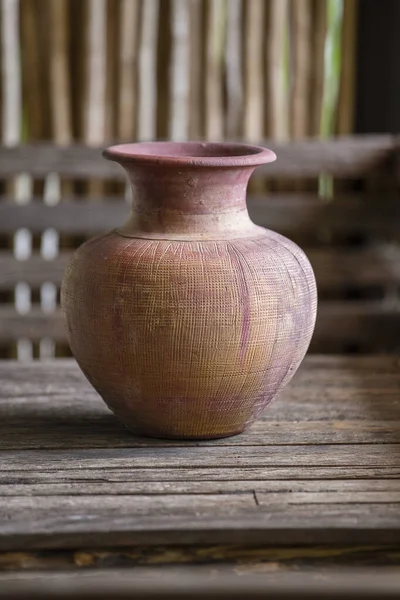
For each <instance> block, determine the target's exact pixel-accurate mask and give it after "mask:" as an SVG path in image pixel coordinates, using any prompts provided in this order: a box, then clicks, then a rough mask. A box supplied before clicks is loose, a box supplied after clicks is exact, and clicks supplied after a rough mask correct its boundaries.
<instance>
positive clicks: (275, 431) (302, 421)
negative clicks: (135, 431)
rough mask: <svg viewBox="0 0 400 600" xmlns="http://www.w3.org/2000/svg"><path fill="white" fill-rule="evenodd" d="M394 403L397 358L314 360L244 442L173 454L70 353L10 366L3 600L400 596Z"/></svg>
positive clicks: (0, 449) (2, 463)
mask: <svg viewBox="0 0 400 600" xmlns="http://www.w3.org/2000/svg"><path fill="white" fill-rule="evenodd" d="M399 392H400V358H399V357H387V356H368V357H365V356H364V357H349V356H337V357H332V356H308V357H307V358H306V360H305V362H304V363H303V365H302V366H301V367H300V370H299V372H298V373H297V374H296V376H295V378H294V379H293V381H292V382H291V383H290V385H289V386H288V387H287V388H286V389H285V390H284V392H283V393H282V394H281V396H280V397H279V398H278V399H277V400H276V402H275V403H274V404H273V405H272V406H271V407H270V408H268V409H267V410H266V411H265V413H264V415H263V416H262V418H261V419H260V420H259V421H258V422H257V423H256V424H255V425H254V426H253V427H252V428H251V429H250V430H249V431H248V432H247V433H245V434H242V435H240V436H236V437H233V438H229V439H226V440H214V441H209V442H194V443H193V442H192V443H191V442H179V441H174V442H168V441H163V440H151V439H145V438H140V437H136V436H133V435H132V434H131V433H129V432H128V431H127V430H126V429H125V428H124V427H123V426H122V425H121V424H119V423H118V421H117V420H116V418H115V417H114V416H113V415H112V414H111V413H110V412H109V411H108V410H107V408H106V406H105V404H104V403H103V402H102V401H101V399H100V398H99V397H98V396H97V394H96V393H95V392H94V390H93V389H92V388H91V387H90V385H89V383H88V382H87V381H86V380H85V378H84V376H83V375H82V373H81V372H80V371H79V369H78V366H77V365H76V363H75V362H74V361H73V360H72V359H64V360H53V361H50V362H41V363H38V362H30V363H26V364H22V363H19V362H17V361H1V362H0V599H2V598H7V600H10V599H11V600H16V599H17V598H18V599H19V600H22V599H24V600H28V598H29V599H30V600H31V599H32V598H39V597H40V598H43V599H45V600H47V599H50V598H52V599H53V598H54V599H55V598H57V600H60V599H62V600H72V598H88V599H89V598H90V599H95V598H96V599H97V600H99V599H104V600H106V599H117V598H121V599H122V598H131V597H134V598H139V599H143V600H144V599H145V598H146V599H147V600H150V599H152V600H155V599H158V600H162V599H163V600H167V599H168V600H172V599H173V598H182V600H184V599H185V600H186V599H193V600H195V599H198V600H200V599H202V600H203V599H206V598H215V599H217V598H220V599H227V600H228V598H233V599H236V598H237V599H241V600H244V599H250V600H251V599H253V598H254V599H256V598H265V597H267V598H276V599H278V598H279V599H280V600H283V599H285V600H288V599H289V598H293V599H296V598H297V599H299V600H300V599H304V600H306V599H307V600H310V599H312V598H315V599H317V598H318V600H319V599H322V598H331V599H333V598H334V599H338V598H344V599H346V598H353V599H355V598H357V599H359V600H361V599H364V598H376V599H381V598H397V597H398V595H399V593H400V481H399V473H400V397H399ZM343 569H346V571H345V573H341V571H340V570H343ZM388 569H389V571H388ZM338 570H339V573H338Z"/></svg>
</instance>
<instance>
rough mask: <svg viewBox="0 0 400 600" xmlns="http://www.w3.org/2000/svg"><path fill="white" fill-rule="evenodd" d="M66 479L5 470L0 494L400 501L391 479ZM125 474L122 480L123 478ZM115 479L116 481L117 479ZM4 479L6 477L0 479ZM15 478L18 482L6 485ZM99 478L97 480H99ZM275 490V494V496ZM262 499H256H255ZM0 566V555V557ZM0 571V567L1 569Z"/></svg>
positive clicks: (108, 474) (70, 476)
mask: <svg viewBox="0 0 400 600" xmlns="http://www.w3.org/2000/svg"><path fill="white" fill-rule="evenodd" d="M63 475H65V478H63V480H62V481H61V477H59V479H60V481H57V480H56V481H54V478H53V473H49V472H43V473H29V472H21V471H19V472H18V473H15V474H11V475H10V474H7V477H6V478H5V477H4V476H3V477H2V480H1V481H0V495H1V497H8V496H10V497H12V496H28V497H33V496H39V497H42V496H45V497H50V496H81V495H84V496H91V495H97V496H102V495H108V496H113V495H115V496H120V495H131V494H134V495H141V494H143V495H151V496H154V495H165V494H189V495H195V494H237V493H245V492H250V493H251V494H253V493H254V492H255V493H256V494H257V499H258V502H264V503H266V502H268V501H269V499H270V500H272V501H274V502H276V501H277V500H278V501H282V502H292V503H294V504H297V503H303V504H304V503H305V504H313V503H316V502H315V500H316V499H317V500H318V503H339V504H349V503H351V504H355V503H356V504H363V503H369V502H373V503H392V502H395V503H396V502H399V501H400V484H399V481H398V480H396V479H370V480H368V479H367V480H363V479H360V480H357V479H350V480H346V479H339V478H338V479H326V480H323V479H321V480H314V479H305V480H295V479H287V480H284V479H283V480H280V479H276V480H274V479H261V480H254V479H244V480H243V479H239V480H232V481H231V480H229V481H227V480H222V481H218V480H216V479H214V480H213V479H211V480H206V479H205V480H199V481H196V480H190V481H176V480H171V481H165V480H161V481H140V480H139V481H138V480H137V479H136V476H135V474H134V475H132V476H131V480H129V475H127V474H126V472H125V473H117V474H116V475H115V476H114V472H109V471H107V470H106V471H105V474H104V478H101V475H100V474H99V471H97V470H96V476H97V479H96V478H95V477H92V479H89V477H86V478H85V472H84V473H83V474H82V473H79V471H78V470H76V471H73V472H72V474H71V472H70V471H68V473H64V472H63ZM124 475H125V478H124ZM118 477H119V479H120V480H119V479H118ZM3 479H4V480H5V481H3ZM7 479H9V480H10V481H18V483H7ZM99 479H101V481H99ZM278 494H279V495H278ZM260 498H261V499H260ZM0 565H1V558H0ZM0 571H1V568H0Z"/></svg>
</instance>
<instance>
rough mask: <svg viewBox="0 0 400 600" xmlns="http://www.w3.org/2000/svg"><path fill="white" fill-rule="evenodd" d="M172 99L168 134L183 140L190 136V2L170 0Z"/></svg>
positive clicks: (175, 138) (173, 138)
mask: <svg viewBox="0 0 400 600" xmlns="http://www.w3.org/2000/svg"><path fill="white" fill-rule="evenodd" d="M171 32H172V52H171V64H170V78H171V101H170V104H169V106H170V116H169V137H170V138H171V139H172V140H178V141H179V140H186V139H187V138H188V135H189V3H188V2H187V0H172V11H171Z"/></svg>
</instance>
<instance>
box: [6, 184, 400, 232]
mask: <svg viewBox="0 0 400 600" xmlns="http://www.w3.org/2000/svg"><path fill="white" fill-rule="evenodd" d="M248 208H249V213H250V216H251V217H252V219H253V221H255V222H256V223H257V224H259V225H261V226H263V227H268V228H269V229H273V230H275V231H278V232H280V233H282V234H284V235H288V236H289V237H294V238H295V239H299V240H306V241H309V240H311V241H314V242H315V241H319V242H320V241H321V235H322V234H324V233H325V234H326V232H329V234H330V235H331V236H336V237H339V236H342V237H344V236H346V235H347V236H349V235H352V234H353V235H354V234H359V235H366V236H372V237H373V238H379V236H382V235H383V236H385V237H386V238H387V237H389V238H394V239H395V240H398V239H399V237H400V235H399V228H398V222H399V219H400V203H399V200H398V197H397V196H393V195H388V194H384V193H382V194H381V195H375V196H374V195H367V194H365V195H362V194H359V195H357V194H351V195H338V196H337V197H335V199H334V201H333V202H330V203H326V202H323V201H322V200H321V199H319V198H318V197H317V196H316V195H313V194H285V193H282V194H269V195H265V196H250V197H249V199H248ZM128 214H129V203H128V202H126V201H125V200H122V199H121V198H118V197H116V198H110V197H109V198H107V199H105V200H104V199H103V200H101V199H98V198H97V199H96V198H90V199H85V200H82V201H77V200H75V201H73V200H63V202H61V203H59V204H56V205H55V206H49V205H46V204H43V202H41V201H39V200H36V201H35V200H34V201H33V202H30V203H28V204H25V205H18V204H16V203H15V202H13V201H10V200H2V201H0V233H12V232H14V231H15V230H16V229H19V228H21V227H26V228H28V229H29V230H31V231H32V232H33V233H40V232H42V231H44V230H45V229H48V228H49V227H53V228H55V229H56V230H57V231H59V232H60V233H68V234H96V233H100V232H104V231H108V230H110V229H113V228H114V227H118V226H120V225H121V224H122V223H124V221H125V220H126V218H127V217H128Z"/></svg>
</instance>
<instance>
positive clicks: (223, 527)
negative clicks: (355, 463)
mask: <svg viewBox="0 0 400 600" xmlns="http://www.w3.org/2000/svg"><path fill="white" fill-rule="evenodd" d="M252 502H253V504H252ZM0 515H1V516H2V518H1V522H0V550H2V551H4V550H7V551H11V550H19V549H24V550H27V549H30V548H46V549H51V548H69V547H75V548H76V547H79V546H82V545H84V547H93V548H95V547H101V546H107V545H108V546H116V547H121V546H126V545H133V544H149V545H154V544H167V545H169V544H177V543H179V544H180V545H182V544H183V545H185V544H201V543H203V544H204V543H208V544H235V543H238V542H239V540H240V543H242V544H260V543H264V544H265V541H266V540H268V544H269V545H287V544H288V543H290V544H293V545H310V544H311V545H315V544H321V545H328V544H344V543H346V542H347V540H349V539H351V540H352V543H353V544H354V545H357V544H371V545H373V544H384V543H386V544H395V543H397V542H398V539H399V534H400V526H399V523H400V519H399V517H400V504H399V503H394V504H393V503H388V504H380V503H378V504H376V503H374V504H348V505H347V506H345V507H344V505H343V504H337V505H335V504H319V505H301V504H299V505H287V504H284V503H278V502H277V503H276V504H270V505H268V506H266V507H264V506H263V505H260V504H258V505H256V504H255V502H254V496H253V495H252V494H231V495H230V494H228V495H222V494H220V495H218V494H217V495H214V496H212V495H204V496H200V495H196V496H190V495H186V496H179V495H175V496H173V495H169V496H131V495H130V496H104V495H103V496H97V497H96V496H73V497H68V498H63V497H60V496H52V497H48V498H46V499H45V498H43V497H33V498H28V497H18V496H15V497H14V498H13V500H12V511H10V498H9V497H7V498H4V499H0Z"/></svg>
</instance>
